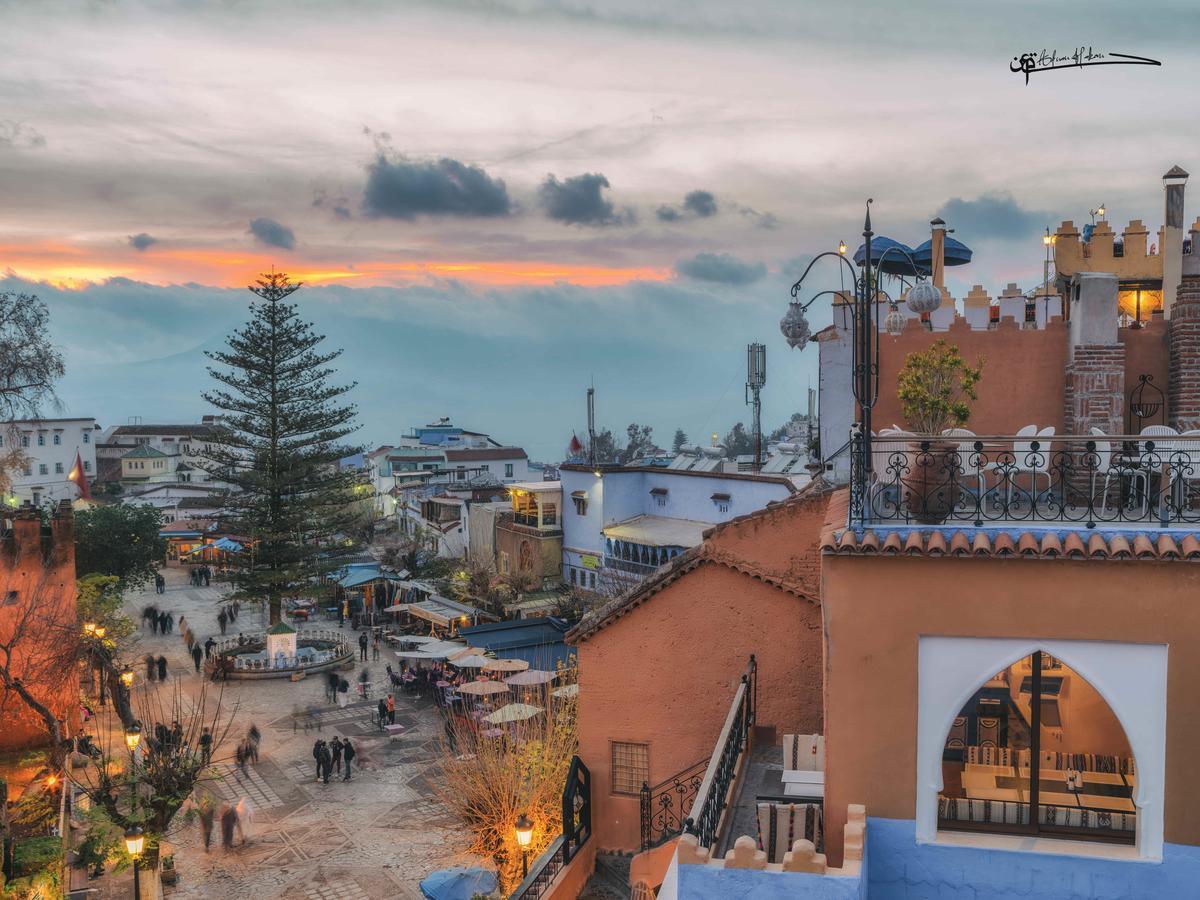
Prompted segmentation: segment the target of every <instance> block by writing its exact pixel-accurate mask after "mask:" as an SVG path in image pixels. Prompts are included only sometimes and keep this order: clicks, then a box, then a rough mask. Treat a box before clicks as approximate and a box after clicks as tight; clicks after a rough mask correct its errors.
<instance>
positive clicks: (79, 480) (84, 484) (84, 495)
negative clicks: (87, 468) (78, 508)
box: [67, 450, 92, 500]
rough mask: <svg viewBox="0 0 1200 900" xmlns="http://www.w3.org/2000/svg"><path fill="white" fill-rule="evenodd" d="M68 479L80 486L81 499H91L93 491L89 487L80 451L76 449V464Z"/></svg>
mask: <svg viewBox="0 0 1200 900" xmlns="http://www.w3.org/2000/svg"><path fill="white" fill-rule="evenodd" d="M67 481H73V482H75V486H76V487H77V488H79V497H80V499H81V500H91V499H92V492H91V490H90V489H89V488H88V480H87V475H85V474H84V471H83V459H82V457H80V455H79V451H78V450H76V451H75V465H73V466H72V467H71V474H70V475H68V476H67Z"/></svg>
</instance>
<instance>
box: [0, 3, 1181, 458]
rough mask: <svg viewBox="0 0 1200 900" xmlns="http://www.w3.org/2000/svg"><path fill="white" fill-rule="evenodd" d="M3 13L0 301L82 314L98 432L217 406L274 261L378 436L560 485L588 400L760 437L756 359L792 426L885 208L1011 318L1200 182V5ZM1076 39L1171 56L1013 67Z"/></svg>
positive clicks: (77, 327) (627, 414)
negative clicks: (1073, 252) (829, 299)
mask: <svg viewBox="0 0 1200 900" xmlns="http://www.w3.org/2000/svg"><path fill="white" fill-rule="evenodd" d="M0 18H2V20H3V21H4V23H5V27H4V28H3V29H0V59H3V60H4V63H3V65H2V66H0V272H3V273H4V280H3V282H2V283H0V289H8V290H26V291H34V292H36V293H38V294H39V295H41V296H42V297H43V298H45V299H46V300H47V301H48V302H49V304H50V306H51V313H52V316H53V327H54V337H55V340H56V341H57V342H58V343H59V344H61V345H62V346H63V347H64V348H65V350H66V351H67V363H68V376H67V378H66V380H65V381H64V383H63V385H62V391H61V394H62V400H63V403H64V405H65V408H66V409H67V410H68V411H69V412H71V413H75V414H88V415H95V416H97V417H98V418H99V419H100V421H101V422H102V423H103V424H105V425H108V424H114V423H119V422H123V421H125V420H126V419H127V418H128V417H130V416H137V415H140V416H142V417H143V420H146V421H149V420H151V419H158V420H183V421H191V420H194V419H196V418H197V417H198V416H200V415H201V414H203V413H204V412H205V411H206V410H205V407H204V404H203V402H202V401H201V399H200V397H199V394H200V391H201V390H202V389H203V388H204V387H206V383H205V382H206V376H205V374H204V366H203V363H204V361H203V357H202V354H201V351H202V350H203V349H206V348H212V347H215V346H218V345H219V344H220V342H221V340H222V338H223V335H224V334H225V333H226V332H227V331H228V330H229V329H230V328H231V327H233V326H235V325H236V324H237V323H238V322H239V320H240V319H242V318H243V317H244V315H245V303H246V301H247V298H248V297H249V295H248V294H246V292H245V291H244V290H243V289H242V286H243V285H245V284H247V283H248V282H250V281H251V280H252V279H253V277H254V275H255V273H256V272H258V271H261V270H264V269H266V268H268V267H270V266H274V267H275V268H276V269H281V270H284V271H287V272H289V273H292V274H293V275H294V276H295V277H297V278H299V279H301V280H303V281H305V282H306V284H307V285H308V287H306V289H305V290H304V291H303V292H301V293H300V294H298V295H297V299H299V300H300V302H301V306H302V309H303V312H304V314H305V315H306V316H307V317H308V318H310V319H311V320H312V321H314V322H315V323H316V325H317V326H318V328H319V329H320V330H322V331H323V332H325V333H327V334H328V335H329V336H330V340H331V341H334V342H336V344H337V346H341V347H344V348H345V350H346V355H345V364H344V370H345V375H346V378H347V379H349V380H354V381H357V382H358V385H359V386H358V388H357V389H356V393H355V396H356V399H357V401H358V403H359V405H360V406H361V408H362V412H363V430H362V439H363V441H364V443H369V444H374V443H378V442H381V441H386V440H388V439H389V438H390V437H393V436H395V435H397V434H399V433H400V432H402V431H404V430H406V429H407V428H408V427H409V426H411V425H413V424H418V423H421V422H425V421H428V420H430V419H431V418H434V417H437V416H440V415H450V416H452V417H454V418H455V419H456V420H458V421H460V422H462V423H463V424H466V425H469V426H474V427H476V428H479V429H483V430H489V431H491V432H492V433H493V434H495V435H496V436H497V437H499V438H501V439H503V440H507V441H514V442H516V441H521V442H524V443H525V445H526V446H527V447H528V449H529V450H530V453H531V454H532V455H533V456H535V457H540V458H546V459H550V458H557V457H558V456H559V455H560V454H561V449H562V447H563V446H564V444H565V443H566V441H567V440H568V439H569V437H570V433H571V431H572V429H575V428H580V427H582V424H583V391H584V389H585V387H586V386H587V384H588V383H590V382H591V381H592V380H594V381H595V384H596V386H597V392H598V415H599V419H600V422H601V424H602V425H609V426H611V427H613V428H614V429H618V428H623V427H624V425H625V424H626V423H628V422H630V421H635V420H636V421H639V422H648V423H650V424H651V425H653V426H654V428H655V431H656V435H657V436H658V438H659V440H660V442H663V443H665V442H669V440H670V436H671V434H672V433H673V431H674V429H675V427H677V426H681V427H683V428H684V429H685V430H686V431H688V433H689V434H690V435H691V437H692V438H693V439H694V440H695V439H700V438H702V437H703V436H705V435H707V434H708V433H710V432H711V431H714V430H715V431H721V432H724V431H725V430H726V429H727V428H728V427H729V426H730V425H731V424H732V423H733V422H734V421H736V420H737V419H739V418H745V416H746V410H745V407H744V406H743V403H742V400H743V397H742V388H741V382H742V381H743V380H744V354H745V349H744V347H745V344H746V342H747V341H749V340H755V339H758V340H764V341H765V342H766V343H767V344H768V347H769V350H768V355H769V363H768V373H769V374H768V385H767V389H766V393H765V396H764V403H765V418H766V421H767V424H768V425H771V424H774V423H775V422H776V421H779V420H782V419H783V418H786V416H787V415H788V414H789V413H790V412H791V411H793V410H796V409H800V408H802V406H803V404H804V391H805V388H806V386H807V385H808V384H809V382H810V381H811V380H813V379H814V377H815V371H816V365H815V363H816V359H815V357H816V354H815V350H814V349H813V348H811V347H810V348H809V349H808V350H805V351H804V352H800V351H788V350H787V348H786V345H785V344H783V342H782V340H781V338H780V337H779V332H778V321H779V318H780V316H781V315H782V314H783V312H784V311H785V309H786V306H787V300H788V293H787V288H788V286H789V284H790V283H791V280H793V279H794V278H795V277H796V275H797V274H798V271H799V267H800V266H801V265H802V264H803V262H804V261H805V260H806V259H807V258H809V257H810V256H811V255H812V254H814V253H816V252H820V251H821V250H825V249H831V248H833V247H835V246H836V244H837V242H838V241H839V240H840V239H845V240H846V241H847V242H848V243H850V244H851V246H854V245H856V244H857V242H858V238H857V236H856V235H857V232H858V231H861V220H862V204H863V200H864V199H865V198H866V197H868V196H870V197H873V198H874V199H875V203H874V206H873V210H874V212H873V218H874V223H875V226H876V231H877V232H879V233H883V234H887V235H890V236H892V237H894V238H897V239H899V240H902V241H905V242H907V243H911V244H916V243H919V242H920V241H922V240H924V239H925V238H926V237H927V236H928V234H927V232H928V221H929V219H930V218H931V217H932V216H933V215H935V214H940V215H942V216H943V217H944V218H945V219H946V220H947V222H948V225H949V227H951V228H954V229H955V237H957V238H959V239H961V240H963V241H965V242H966V243H967V244H969V245H970V246H971V247H972V248H973V249H974V250H975V252H976V258H975V262H973V263H972V264H971V265H970V266H967V267H964V268H962V269H957V270H952V271H951V273H950V274H951V277H950V287H951V289H952V290H953V291H954V293H956V294H957V295H959V296H961V295H962V293H963V292H964V290H965V288H966V287H969V286H970V285H971V284H973V283H977V282H978V283H982V284H983V285H984V286H985V287H987V288H988V289H989V290H990V291H991V292H992V293H993V294H995V293H998V292H999V291H1000V289H1002V288H1003V287H1004V285H1005V284H1006V283H1008V282H1010V281H1015V282H1017V283H1018V284H1019V285H1021V286H1022V287H1029V286H1031V285H1032V284H1033V283H1035V282H1036V281H1037V280H1039V279H1040V277H1041V258H1042V256H1041V254H1042V245H1041V241H1040V237H1039V235H1040V233H1041V231H1042V229H1044V228H1045V227H1046V226H1047V225H1055V224H1057V223H1058V222H1059V221H1061V220H1063V219H1073V220H1074V221H1076V222H1077V223H1079V222H1083V221H1087V213H1088V209H1089V208H1091V207H1094V206H1096V205H1098V204H1100V203H1105V204H1106V205H1107V207H1108V209H1109V210H1110V220H1112V221H1113V222H1114V225H1115V226H1116V227H1117V228H1118V229H1119V228H1120V226H1121V225H1123V223H1124V222H1126V221H1127V220H1128V219H1130V218H1134V217H1140V218H1142V219H1144V220H1145V221H1146V223H1147V225H1148V226H1149V227H1150V229H1151V231H1157V229H1158V226H1159V225H1160V224H1161V218H1162V196H1161V182H1160V178H1161V176H1162V174H1163V173H1164V172H1165V171H1166V170H1167V169H1168V168H1169V167H1170V166H1171V165H1173V164H1175V163H1178V164H1180V165H1182V166H1183V167H1184V168H1185V169H1188V170H1190V171H1196V170H1197V167H1200V124H1198V123H1197V119H1196V116H1195V114H1194V111H1195V109H1196V97H1195V95H1196V92H1197V90H1200V87H1198V85H1200V77H1198V76H1200V62H1198V59H1200V57H1198V56H1197V54H1196V53H1195V46H1196V42H1197V39H1200V13H1198V12H1197V11H1196V7H1195V4H1194V0H1179V2H1159V3H1154V2H1146V3H1141V4H1135V3H1129V2H1127V0H1126V2H1120V3H1103V2H1092V3H1086V4H1085V3H1074V2H1059V3H1057V4H1047V3H1045V2H1044V0H1043V2H1025V0H1008V2H1004V3H987V4H984V3H962V2H944V3H933V2H906V3H895V2H890V0H868V2H859V3H854V4H836V3H812V2H803V0H739V2H736V3H731V2H728V0H655V2H651V3H647V2H645V0H436V2H428V3H421V2H403V0H392V2H383V0H378V2H371V0H338V2H324V0H288V2H283V0H278V2H267V0H264V2H251V0H226V2H223V3H222V2H212V3H201V2H182V0H181V2H168V0H145V2H127V0H106V2H102V0H93V2H90V3H89V2H78V3H60V2H56V0H39V2H38V3H28V2H6V0H0ZM1079 45H1083V46H1089V45H1090V46H1091V47H1092V48H1093V49H1094V50H1096V51H1100V52H1109V51H1115V52H1122V53H1129V54H1136V55H1140V56H1147V57H1153V58H1155V59H1158V60H1161V61H1162V63H1163V65H1162V67H1161V68H1155V67H1126V66H1113V67H1094V68H1087V69H1070V70H1064V71H1054V72H1043V73H1037V74H1035V75H1033V76H1032V78H1031V79H1030V82H1029V84H1028V85H1026V84H1025V82H1024V79H1023V77H1022V76H1021V75H1019V74H1014V73H1012V72H1011V71H1010V70H1009V61H1010V60H1011V59H1012V58H1013V57H1015V56H1018V55H1019V54H1021V53H1024V52H1028V51H1031V50H1041V49H1043V48H1046V49H1053V50H1057V51H1060V52H1061V51H1065V50H1071V49H1072V48H1074V47H1076V46H1079ZM1195 190H1200V186H1197V187H1195V188H1193V193H1194V192H1195ZM1195 210H1200V206H1198V205H1197V204H1196V203H1195V202H1194V201H1193V202H1192V203H1191V204H1189V210H1188V212H1189V214H1190V217H1194V216H1195ZM828 278H833V279H836V278H837V270H836V269H835V268H833V267H832V266H831V267H830V268H829V270H828V275H827V279H826V281H825V282H824V283H820V282H814V289H820V288H822V287H829V286H830V285H831V284H832V285H833V286H836V281H833V282H830V281H829V280H828ZM827 318H828V313H827V312H818V313H817V314H816V315H815V316H814V321H815V323H816V324H818V325H819V324H821V320H822V319H825V320H827Z"/></svg>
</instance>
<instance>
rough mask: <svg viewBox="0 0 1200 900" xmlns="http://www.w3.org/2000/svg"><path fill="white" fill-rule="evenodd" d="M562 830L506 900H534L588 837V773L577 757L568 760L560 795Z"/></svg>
mask: <svg viewBox="0 0 1200 900" xmlns="http://www.w3.org/2000/svg"><path fill="white" fill-rule="evenodd" d="M562 822H563V830H562V834H560V835H559V836H558V837H557V838H555V839H554V840H553V841H552V842H551V843H550V846H549V847H547V848H546V849H545V850H543V851H542V854H541V856H539V857H538V858H537V859H536V860H534V861H533V863H532V864H531V865H530V867H529V874H528V875H526V876H525V878H524V880H522V881H521V883H520V884H519V885H517V889H516V890H515V891H513V892H512V893H511V894H509V900H538V898H539V897H542V896H544V895H545V894H546V892H547V891H548V890H549V888H550V885H551V884H553V883H554V879H555V878H557V877H558V873H559V872H561V871H562V870H563V869H564V868H565V867H566V866H567V865H568V864H569V863H570V862H571V860H572V859H574V858H575V855H576V854H577V853H578V852H579V850H580V848H581V847H582V846H583V845H584V844H586V843H587V842H588V839H589V838H590V837H591V836H592V773H591V772H590V771H589V770H588V767H587V766H585V765H584V764H583V760H581V759H580V758H579V757H578V756H576V757H575V758H574V759H572V760H571V768H570V769H569V770H568V771H567V781H566V784H565V785H564V786H563V792H562Z"/></svg>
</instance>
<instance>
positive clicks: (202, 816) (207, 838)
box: [196, 797, 216, 853]
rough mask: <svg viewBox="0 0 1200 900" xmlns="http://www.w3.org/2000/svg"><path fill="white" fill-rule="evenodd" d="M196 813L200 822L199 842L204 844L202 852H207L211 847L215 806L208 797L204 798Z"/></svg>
mask: <svg viewBox="0 0 1200 900" xmlns="http://www.w3.org/2000/svg"><path fill="white" fill-rule="evenodd" d="M196 813H197V815H198V817H199V820H200V840H201V841H203V842H204V852H205V853H207V852H208V848H209V847H210V846H212V836H213V822H214V819H215V818H216V806H215V804H214V803H213V802H212V800H210V799H209V798H208V797H205V798H204V799H203V800H201V801H200V803H199V804H198V805H197V807H196Z"/></svg>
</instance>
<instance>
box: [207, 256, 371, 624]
mask: <svg viewBox="0 0 1200 900" xmlns="http://www.w3.org/2000/svg"><path fill="white" fill-rule="evenodd" d="M299 288H300V284H292V283H291V282H290V281H288V277H287V275H284V274H283V273H278V272H271V273H270V274H265V275H263V276H262V277H261V278H260V279H259V280H258V282H257V285H252V286H250V291H251V292H252V293H254V294H256V295H257V296H258V297H259V298H260V300H259V301H252V302H251V305H250V313H251V315H250V321H249V322H247V323H246V324H245V325H244V326H243V327H242V328H240V329H238V330H237V331H235V332H234V333H233V334H231V335H230V336H229V337H228V338H227V341H226V342H227V344H228V349H227V350H221V351H214V352H210V353H207V354H206V355H207V356H208V357H209V359H211V360H212V361H213V362H214V363H217V364H218V365H219V366H221V368H215V367H213V366H210V367H209V369H208V372H209V374H210V375H211V376H212V377H213V378H214V379H216V381H217V382H218V383H219V387H218V388H217V389H215V390H212V391H208V392H206V393H205V394H204V399H205V400H207V401H208V402H209V403H211V404H212V405H213V406H215V407H216V408H217V409H218V410H220V411H221V413H222V428H221V432H220V437H219V438H218V439H217V440H218V441H219V443H213V444H212V445H210V449H209V451H208V452H207V461H206V464H205V466H204V467H205V469H206V470H207V471H208V472H209V473H210V474H211V475H212V477H214V478H216V479H219V480H221V481H225V482H228V483H229V484H231V485H232V490H231V491H230V495H229V497H228V499H227V501H226V503H225V510H226V514H227V516H228V520H229V524H230V525H231V526H232V527H233V528H234V529H236V531H237V533H239V534H243V535H245V536H246V537H248V538H250V539H251V540H252V541H253V544H252V546H251V547H249V548H247V550H246V551H245V552H243V553H242V554H239V555H238V558H237V564H236V566H235V568H234V572H233V580H234V584H235V586H236V588H237V593H238V595H240V596H242V597H245V598H247V599H251V600H258V601H264V602H266V603H267V604H268V605H269V607H270V612H271V623H272V624H274V623H276V622H278V621H279V619H280V611H281V607H282V600H283V597H284V596H288V595H294V594H302V593H309V592H311V591H312V590H313V589H314V588H315V585H316V582H317V579H318V578H319V576H322V575H327V574H329V573H331V572H333V571H335V570H336V569H338V568H340V567H341V566H342V565H343V564H344V560H345V557H346V556H347V555H348V554H349V553H351V552H353V549H354V548H353V545H352V543H351V542H350V541H349V540H348V538H347V537H346V532H347V530H348V529H349V528H350V527H351V525H352V523H353V521H354V519H355V504H354V499H355V497H354V489H355V487H356V484H357V478H356V475H355V474H354V472H353V471H351V470H346V469H340V468H339V467H338V461H339V460H340V459H342V458H344V457H346V456H349V455H351V454H353V453H356V452H357V451H358V449H359V448H357V447H353V446H349V445H347V444H345V443H344V441H345V439H346V438H347V437H348V436H349V435H351V434H353V433H354V431H355V430H356V429H357V428H358V425H357V424H356V423H355V418H356V416H357V408H356V407H355V406H354V404H353V403H347V402H345V400H344V397H345V395H346V394H347V393H348V392H349V391H350V390H351V389H352V388H353V387H354V384H349V385H334V384H331V383H330V378H331V376H333V375H334V374H335V372H336V370H335V369H334V368H332V367H331V365H330V364H331V363H332V362H333V361H334V360H336V359H337V358H338V357H339V356H341V354H342V351H341V350H334V351H331V352H321V351H320V350H318V349H317V348H318V346H319V345H320V344H321V342H322V341H324V340H325V336H324V335H320V334H316V333H315V332H314V331H313V330H312V325H311V324H310V323H308V322H305V321H303V320H302V319H300V318H299V316H298V314H297V311H296V306H295V305H294V304H291V303H287V302H285V301H286V299H287V298H288V297H289V296H290V295H291V294H293V293H294V292H295V291H297V290H298V289H299Z"/></svg>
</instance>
